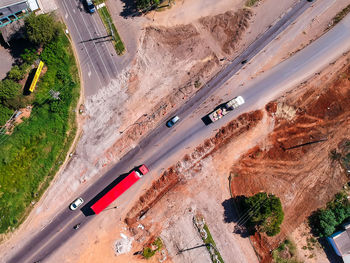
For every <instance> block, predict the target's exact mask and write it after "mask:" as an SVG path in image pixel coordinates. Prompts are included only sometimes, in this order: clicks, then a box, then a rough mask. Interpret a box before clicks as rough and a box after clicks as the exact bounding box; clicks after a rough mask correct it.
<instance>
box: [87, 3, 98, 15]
mask: <svg viewBox="0 0 350 263" xmlns="http://www.w3.org/2000/svg"><path fill="white" fill-rule="evenodd" d="M86 7H87V9H88V11H89V13H95V11H96V8H95V5H94V3H93V2H92V1H91V0H86Z"/></svg>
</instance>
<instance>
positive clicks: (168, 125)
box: [166, 116, 180, 128]
mask: <svg viewBox="0 0 350 263" xmlns="http://www.w3.org/2000/svg"><path fill="white" fill-rule="evenodd" d="M179 120H180V118H179V116H175V117H172V118H171V119H170V120H168V121H167V123H166V126H167V127H168V128H171V127H173V126H174V125H175V123H177V122H178V121H179Z"/></svg>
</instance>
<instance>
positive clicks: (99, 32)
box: [93, 16, 119, 75]
mask: <svg viewBox="0 0 350 263" xmlns="http://www.w3.org/2000/svg"><path fill="white" fill-rule="evenodd" d="M93 19H94V21H95V23H96V29H97V30H96V31H97V32H98V34H99V35H101V31H100V30H99V28H98V26H97V21H96V17H95V16H94V17H93ZM103 44H104V45H105V47H106V49H107V50H108V51H109V50H110V48H108V46H107V44H106V43H105V42H103ZM112 48H113V52H115V53H116V51H115V49H114V47H112ZM108 54H109V57H110V58H111V60H112V62H113V65H114V67H115V69H116V71H117V74H118V75H119V70H118V67H117V65H116V64H115V61H114V59H113V57H112V55H111V53H110V52H108Z"/></svg>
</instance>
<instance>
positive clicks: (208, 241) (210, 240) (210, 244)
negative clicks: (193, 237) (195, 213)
mask: <svg viewBox="0 0 350 263" xmlns="http://www.w3.org/2000/svg"><path fill="white" fill-rule="evenodd" d="M203 228H204V230H205V231H206V232H207V235H208V237H207V238H203V242H204V244H206V245H207V246H206V247H207V249H208V251H209V250H210V247H214V248H215V249H214V251H215V252H214V253H215V255H216V256H217V258H218V259H219V261H220V262H221V263H224V260H223V259H222V257H221V255H220V253H219V251H218V250H217V249H216V244H215V241H214V239H213V237H212V235H211V234H210V231H209V228H208V226H207V224H205V225H204V227H203ZM209 253H210V251H209ZM211 260H212V261H213V262H214V258H213V256H212V255H211Z"/></svg>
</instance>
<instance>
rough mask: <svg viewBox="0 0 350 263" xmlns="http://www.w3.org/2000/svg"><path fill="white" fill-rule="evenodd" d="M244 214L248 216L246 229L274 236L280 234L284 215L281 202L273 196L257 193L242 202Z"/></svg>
mask: <svg viewBox="0 0 350 263" xmlns="http://www.w3.org/2000/svg"><path fill="white" fill-rule="evenodd" d="M243 208H244V212H245V213H247V214H248V215H249V218H248V221H247V227H248V228H250V229H253V230H258V231H260V232H264V233H266V234H267V235H268V236H274V235H276V234H278V233H279V232H280V225H281V224H282V221H283V218H284V213H283V209H282V204H281V201H280V199H279V198H278V197H276V196H274V195H273V194H267V193H258V194H256V195H254V196H251V197H248V198H246V199H244V200H243Z"/></svg>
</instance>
